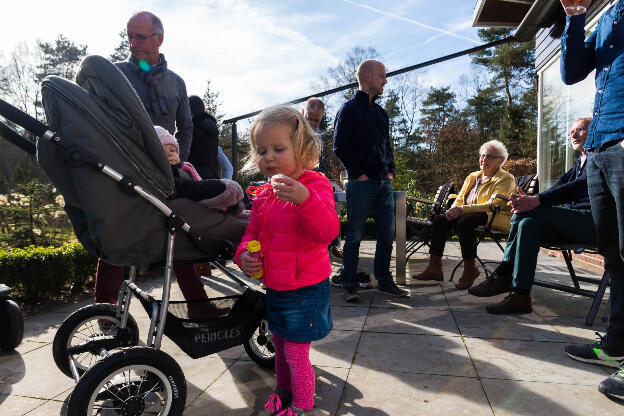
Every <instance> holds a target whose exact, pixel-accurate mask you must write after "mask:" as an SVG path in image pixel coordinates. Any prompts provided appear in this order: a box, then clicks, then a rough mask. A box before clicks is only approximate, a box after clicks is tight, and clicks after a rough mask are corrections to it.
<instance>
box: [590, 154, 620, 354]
mask: <svg viewBox="0 0 624 416" xmlns="http://www.w3.org/2000/svg"><path fill="white" fill-rule="evenodd" d="M587 187H588V190H589V199H590V202H591V208H592V215H593V217H594V225H595V227H596V234H597V238H598V248H599V250H600V253H601V254H602V255H603V256H604V260H605V269H606V271H607V272H609V276H610V279H611V280H610V284H611V289H610V293H611V296H610V298H611V314H610V316H609V326H608V327H607V343H608V344H609V346H610V347H612V348H616V349H618V350H620V349H624V149H623V148H622V147H621V146H620V143H615V144H613V145H612V146H609V147H604V146H603V147H602V148H601V149H596V150H593V151H590V152H588V153H587Z"/></svg>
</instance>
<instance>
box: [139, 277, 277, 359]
mask: <svg viewBox="0 0 624 416" xmlns="http://www.w3.org/2000/svg"><path fill="white" fill-rule="evenodd" d="M138 298H139V300H140V302H141V304H142V305H143V308H144V309H145V310H146V311H147V313H148V314H151V312H152V303H153V302H158V304H159V305H160V303H161V301H160V300H155V299H153V298H151V296H144V297H143V296H139V297H138ZM264 311H265V296H264V294H263V293H261V292H258V291H256V290H253V289H247V290H246V291H245V292H244V293H243V294H242V295H233V296H224V297H219V298H213V299H206V300H196V301H169V308H168V310H167V320H166V322H165V335H167V336H168V337H169V338H170V339H171V340H172V341H173V342H175V343H176V345H177V346H178V347H180V349H181V350H182V351H184V352H185V353H187V354H188V355H189V356H190V357H192V358H201V357H205V356H207V355H210V354H214V353H216V352H219V351H223V350H226V349H228V348H231V347H234V346H237V345H241V344H243V343H244V342H245V341H247V340H248V339H249V338H250V337H251V336H252V334H253V332H254V330H255V329H256V328H257V327H258V325H259V324H260V321H261V319H262V317H263V316H264Z"/></svg>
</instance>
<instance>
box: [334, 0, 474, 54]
mask: <svg viewBox="0 0 624 416" xmlns="http://www.w3.org/2000/svg"><path fill="white" fill-rule="evenodd" d="M342 1H343V2H345V3H349V4H352V5H354V6H358V7H362V8H364V9H368V10H372V11H374V12H375V13H379V14H381V15H384V16H388V17H391V18H393V19H397V20H402V21H404V22H407V23H412V24H414V25H417V26H420V27H424V28H426V29H429V30H434V31H436V32H440V33H443V34H445V35H449V36H452V37H454V38H458V39H464V40H467V41H470V42H472V43H475V44H477V45H480V44H481V42H479V41H477V40H475V39H472V38H469V37H467V36H461V35H458V34H456V33H453V32H450V31H448V30H444V29H441V28H439V27H434V26H429V25H427V24H425V23H421V22H419V21H418V20H413V19H408V18H407V17H403V16H399V15H396V14H393V13H389V12H385V11H383V10H379V9H376V8H374V7H371V6H368V5H366V4H361V3H357V2H355V1H351V0H342Z"/></svg>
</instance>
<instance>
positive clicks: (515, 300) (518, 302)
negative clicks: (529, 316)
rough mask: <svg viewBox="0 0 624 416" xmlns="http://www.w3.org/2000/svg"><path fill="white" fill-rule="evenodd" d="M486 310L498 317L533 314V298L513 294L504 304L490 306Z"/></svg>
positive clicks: (504, 300)
mask: <svg viewBox="0 0 624 416" xmlns="http://www.w3.org/2000/svg"><path fill="white" fill-rule="evenodd" d="M485 310H486V311H488V312H489V313H493V314H496V315H509V314H521V313H531V312H533V307H532V306H531V296H529V295H520V294H518V293H511V294H510V295H509V296H507V297H506V298H505V299H503V301H502V302H500V303H497V304H495V305H488V306H486V307H485Z"/></svg>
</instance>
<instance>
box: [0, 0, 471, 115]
mask: <svg viewBox="0 0 624 416" xmlns="http://www.w3.org/2000/svg"><path fill="white" fill-rule="evenodd" d="M473 6H474V2H473V0H437V1H435V0H383V1H373V0H316V1H311V0H308V1H303V0H273V1H261V0H177V1H175V2H171V1H162V0H153V1H144V2H136V1H132V2H131V1H126V0H107V1H105V2H97V3H90V2H84V1H80V2H79V1H76V0H65V1H62V2H50V1H39V0H37V1H21V2H9V3H8V4H4V5H3V16H4V17H5V18H4V19H3V24H2V25H0V39H2V40H1V41H0V54H2V56H3V57H4V58H6V57H7V56H8V54H9V53H10V51H12V50H13V49H14V48H15V46H16V45H17V43H18V42H20V41H21V42H26V44H28V45H34V42H35V40H36V39H41V40H45V41H51V40H53V39H54V38H55V37H56V36H57V35H58V34H59V33H62V34H63V35H65V36H66V37H68V38H69V39H71V40H72V41H74V42H76V43H79V44H87V45H88V46H89V53H92V54H99V55H103V56H108V55H109V54H110V53H111V52H112V50H113V49H114V47H115V46H116V45H117V44H118V42H119V38H118V33H119V31H120V30H122V29H123V28H124V27H125V23H126V21H127V19H128V17H129V16H130V15H131V13H132V12H134V11H137V10H140V9H144V10H150V11H152V12H154V13H155V14H157V15H158V16H160V17H161V19H162V20H163V23H164V26H165V40H164V44H163V47H162V49H161V51H162V52H163V53H164V54H165V56H166V58H167V61H168V63H169V67H170V68H171V69H172V70H174V71H176V72H177V73H178V74H180V75H181V76H182V77H183V78H184V79H185V81H186V83H187V89H188V91H189V93H190V94H198V95H201V94H202V93H203V92H204V90H205V86H206V80H207V79H210V80H211V83H212V86H213V88H215V89H216V90H217V91H219V92H220V94H221V100H222V102H223V105H222V111H223V112H224V113H225V114H226V116H236V115H239V114H242V113H246V112H249V111H253V110H256V109H260V108H263V107H265V106H268V105H271V104H277V103H280V102H285V101H288V100H290V99H294V98H297V97H300V96H304V95H308V94H310V93H313V92H314V91H312V90H311V83H313V82H314V81H318V79H319V76H320V75H322V74H325V73H326V70H327V68H328V67H331V66H335V65H337V64H338V63H339V62H341V60H343V59H344V58H345V56H346V54H347V53H348V51H349V50H351V49H352V48H353V47H355V46H362V47H368V46H372V47H374V48H376V49H377V50H378V51H379V52H380V54H381V56H382V60H383V61H384V63H385V64H386V67H387V69H388V70H389V71H391V70H395V69H398V68H402V67H405V66H409V65H413V64H416V63H419V62H422V61H425V60H429V59H433V58H436V57H439V56H441V55H445V54H448V53H452V52H456V51H459V50H462V49H467V48H470V47H473V46H475V45H477V44H480V43H481V42H480V41H479V39H478V36H477V29H476V28H473V27H472V26H471V25H472V15H473ZM470 73H471V68H470V64H469V58H460V59H456V60H453V61H450V62H448V63H444V64H439V65H436V66H433V67H430V69H429V70H428V71H427V73H426V74H425V75H424V80H425V82H426V85H443V84H446V85H448V84H451V85H454V84H456V83H457V81H458V79H459V76H460V75H462V74H466V75H469V76H470Z"/></svg>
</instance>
